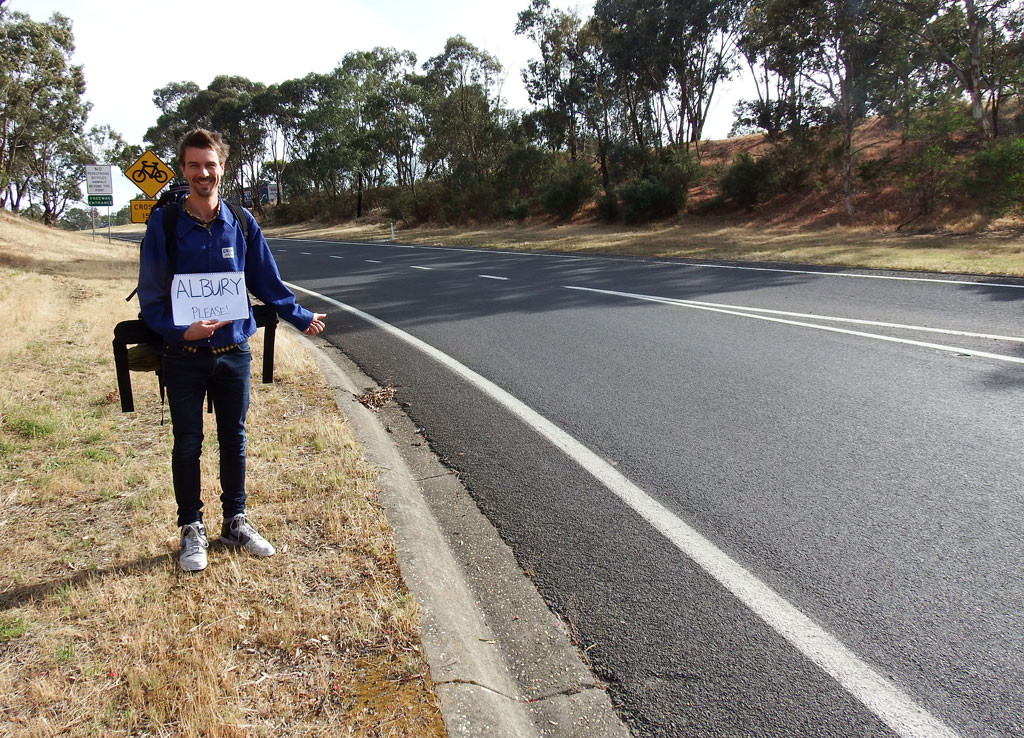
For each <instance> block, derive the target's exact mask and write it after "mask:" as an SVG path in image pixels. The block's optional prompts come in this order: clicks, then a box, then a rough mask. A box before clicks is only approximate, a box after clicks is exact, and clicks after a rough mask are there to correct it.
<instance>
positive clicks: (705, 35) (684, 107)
mask: <svg viewBox="0 0 1024 738" xmlns="http://www.w3.org/2000/svg"><path fill="white" fill-rule="evenodd" d="M744 6H745V2H744V0H689V1H688V2H666V1H665V0H597V2H596V3H595V5H594V15H595V17H596V18H599V19H600V20H601V21H602V28H603V29H604V46H605V50H606V53H607V54H608V57H609V59H610V60H611V62H612V64H613V65H614V66H615V68H616V70H617V72H618V74H619V79H620V81H621V89H622V91H623V92H624V93H625V95H626V98H625V100H626V102H627V105H629V107H630V113H631V118H632V121H633V125H634V135H635V138H636V142H637V144H638V145H639V146H641V147H645V146H646V145H647V144H648V142H650V143H653V144H654V145H655V146H661V145H662V144H663V142H664V140H665V139H667V141H668V142H669V143H674V144H676V145H688V144H690V143H693V142H696V141H699V140H700V138H701V135H702V134H703V130H704V125H705V123H706V121H707V116H708V112H709V111H710V109H711V105H712V103H713V99H714V95H715V91H716V90H717V88H718V85H719V84H721V83H722V82H723V81H724V80H726V79H728V78H729V77H730V76H731V75H732V73H733V72H734V71H735V69H736V65H735V56H736V35H737V29H738V24H739V19H740V17H741V15H742V11H743V8H744ZM644 119H645V120H644ZM642 121H643V122H644V123H645V125H642V124H641V123H642ZM648 134H653V135H652V136H651V138H650V139H649V140H648ZM663 137H664V138H663Z"/></svg>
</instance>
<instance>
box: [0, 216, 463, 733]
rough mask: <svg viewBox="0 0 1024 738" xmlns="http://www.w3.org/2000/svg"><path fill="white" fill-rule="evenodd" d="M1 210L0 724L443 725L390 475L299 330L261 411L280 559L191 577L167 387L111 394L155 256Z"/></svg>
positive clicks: (114, 729) (261, 458) (215, 566)
mask: <svg viewBox="0 0 1024 738" xmlns="http://www.w3.org/2000/svg"><path fill="white" fill-rule="evenodd" d="M0 218H2V219H3V220H2V222H0V226H2V229H0V232H2V235H0V279H2V280H3V282H4V285H5V289H4V290H3V292H2V293H0V311H2V314H3V315H5V316H6V320H5V321H3V322H0V366H3V368H4V370H3V374H2V379H0V536H2V537H3V540H4V543H5V552H4V556H3V557H0V694H3V695H4V700H3V701H2V702H0V735H4V734H10V735H24V736H51V735H70V736H117V735H133V736H134V735H154V736H165V735H167V736H170V735H174V736H210V737H218V738H219V737H224V738H235V737H241V736H300V735H301V736H310V735H331V736H411V735H415V736H427V737H429V736H443V735H444V730H443V725H442V722H441V718H440V714H439V712H438V708H437V704H436V700H435V696H434V693H433V689H432V686H431V684H430V681H429V676H428V674H427V667H426V662H425V659H424V657H423V655H422V653H421V649H420V645H419V641H418V624H417V609H416V603H415V601H414V600H413V599H412V597H411V596H410V595H409V593H408V592H407V591H406V589H405V588H404V586H403V583H402V581H401V579H400V577H399V573H398V569H397V565H396V562H395V556H394V550H393V546H392V536H391V531H390V529H389V528H388V525H387V521H386V520H385V517H384V514H383V511H382V509H381V507H380V505H379V504H378V503H377V499H376V498H377V492H378V490H377V488H376V486H375V485H376V483H375V479H374V475H373V473H372V470H371V469H370V468H369V467H368V465H367V463H366V462H365V460H364V459H363V456H362V452H361V450H360V449H359V447H358V446H357V445H356V444H355V442H354V441H353V439H352V437H351V435H350V434H349V431H348V429H347V427H346V425H345V423H344V422H343V420H342V419H341V417H340V415H339V413H338V411H337V407H336V406H335V405H334V401H333V399H332V397H331V394H330V392H329V391H328V389H327V387H326V386H325V384H324V383H323V380H322V378H321V377H320V375H319V373H318V371H317V370H316V367H315V364H314V363H313V362H312V360H311V359H310V358H309V357H308V356H307V355H306V354H305V352H304V350H303V349H302V347H301V346H300V345H299V343H298V339H295V338H293V337H292V336H290V335H289V334H288V332H287V331H282V332H281V334H279V339H278V344H277V352H276V372H275V378H276V381H275V383H274V384H273V385H263V384H260V383H259V378H258V376H256V377H254V383H253V397H252V406H251V411H250V416H249V422H248V429H249V475H248V476H249V480H250V483H249V499H250V503H251V508H250V509H251V511H252V513H253V517H254V519H255V520H256V522H257V524H258V525H259V526H260V528H261V530H262V531H263V532H264V533H265V534H266V535H267V537H268V538H269V539H270V540H271V541H272V542H273V543H274V544H275V545H276V546H277V548H278V552H279V553H278V555H277V556H274V557H273V558H271V559H255V558H252V557H249V556H248V555H247V554H245V553H244V552H237V551H235V550H229V549H226V548H224V547H221V546H219V545H217V544H216V543H212V545H211V549H210V567H209V569H207V570H206V571H205V572H202V573H201V574H198V575H187V574H184V573H182V572H180V571H179V570H178V569H177V564H176V552H177V539H176V533H177V532H176V530H175V528H174V499H173V492H172V488H171V481H170V463H169V462H170V427H169V425H164V426H161V425H160V418H161V408H160V404H159V396H158V393H157V386H156V379H155V377H154V375H142V374H134V375H133V377H132V379H133V384H134V386H135V399H136V412H135V413H134V414H127V415H125V414H122V413H121V412H120V405H119V400H118V397H117V395H116V391H115V389H114V388H115V387H116V383H115V379H114V370H113V362H112V359H111V350H110V340H111V338H112V334H111V331H112V327H113V325H114V323H115V322H117V321H118V320H124V319H128V318H132V317H134V313H135V310H136V308H135V307H134V302H133V303H131V304H128V303H125V301H124V299H123V298H124V296H125V295H126V294H127V293H128V291H129V290H130V289H131V287H132V284H133V282H134V276H133V275H134V272H135V269H136V265H137V253H138V252H137V246H134V245H128V246H122V245H119V244H117V243H116V242H115V243H114V244H112V245H109V244H107V243H106V240H105V239H98V240H97V241H91V240H90V239H89V238H88V237H83V236H77V235H69V234H63V233H60V232H55V231H52V230H49V229H42V228H37V227H34V226H31V225H29V224H26V223H23V222H21V221H19V220H17V219H15V218H12V217H10V216H8V215H6V214H3V213H0ZM282 334H283V335H282ZM260 344H261V341H260V340H258V339H257V340H255V341H254V342H253V353H254V361H253V367H254V368H255V371H256V372H257V373H258V371H259V367H260V365H261V362H260V349H261V345H260ZM207 420H208V421H209V422H210V423H212V416H208V418H207ZM212 430H213V427H212V425H210V424H208V426H207V436H208V438H209V437H210V436H211V435H214V434H212V433H211V431H212ZM216 459H217V453H216V445H215V442H210V444H209V446H208V447H207V448H204V455H203V497H204V500H205V501H206V503H207V523H208V527H209V528H210V529H211V531H212V532H213V534H214V535H215V534H216V528H217V526H218V525H219V523H220V515H219V509H218V508H219V503H218V501H217V496H218V491H217V490H216V478H217V472H216Z"/></svg>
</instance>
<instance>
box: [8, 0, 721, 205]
mask: <svg viewBox="0 0 1024 738" xmlns="http://www.w3.org/2000/svg"><path fill="white" fill-rule="evenodd" d="M528 5H529V0H489V1H487V2H481V0H433V2H424V1H422V0H421V2H410V0H373V1H372V2H371V1H370V0H327V2H324V0H285V1H284V2H277V3H269V2H261V1H260V0H255V1H254V0H248V1H247V2H240V0H219V2H218V1H216V0H215V1H214V2H210V3H202V4H188V3H170V4H160V3H156V2H151V3H140V2H138V0H8V3H7V7H8V8H9V9H10V10H16V11H21V12H23V13H27V14H28V15H29V16H31V17H32V18H33V20H37V21H42V20H48V19H49V18H50V16H51V15H52V14H53V13H54V12H60V13H63V14H64V15H66V16H68V17H69V18H71V20H72V23H73V30H74V34H75V54H74V57H73V59H74V62H75V63H76V64H81V65H83V66H84V67H85V79H86V83H87V85H88V87H87V89H86V94H85V97H86V99H87V100H89V101H90V102H91V103H92V104H93V108H92V113H91V114H90V117H89V123H90V125H101V124H106V125H110V126H111V127H113V128H114V130H116V131H117V132H118V133H120V134H121V135H122V136H123V137H124V138H125V140H126V141H128V142H129V143H133V144H141V143H142V137H143V136H144V135H145V133H146V129H147V128H149V127H150V126H152V125H153V124H154V123H155V122H156V118H157V115H158V111H157V109H156V107H155V106H154V105H153V103H152V96H153V90H155V89H156V88H158V87H163V86H164V85H165V84H167V83H168V82H185V81H191V82H195V83H196V84H198V85H199V86H200V87H202V88H204V87H206V86H207V85H208V84H209V83H210V82H211V81H212V80H213V78H214V77H216V76H217V75H219V74H232V75H241V76H244V77H247V78H249V79H251V80H253V81H256V82H262V83H264V84H273V83H278V82H283V81H284V80H287V79H293V78H296V77H304V76H305V75H306V74H308V73H310V72H320V73H323V72H329V71H331V70H332V69H334V68H335V67H336V66H337V65H338V63H339V62H340V60H341V59H342V57H344V56H345V54H347V53H349V52H351V51H360V50H368V49H371V48H373V47H375V46H390V47H394V48H397V49H399V50H408V51H412V52H414V53H415V54H416V59H417V64H418V65H421V64H422V63H423V62H425V61H426V60H427V59H428V58H430V57H431V56H436V55H437V54H439V53H440V52H441V51H442V50H443V49H444V44H445V41H446V40H447V39H448V38H449V37H450V36H456V35H459V34H461V35H463V36H465V37H466V38H467V39H468V40H469V41H470V42H471V43H473V44H475V45H476V46H477V47H479V48H482V49H484V50H485V51H488V52H490V53H491V54H493V55H494V56H496V57H497V58H498V59H499V61H500V62H501V63H502V66H503V67H504V69H505V82H504V84H503V86H502V94H503V96H504V97H505V99H506V101H507V103H508V105H509V106H511V107H513V108H518V109H525V108H527V107H528V100H527V97H526V92H525V90H524V89H523V84H522V78H521V70H522V69H523V68H524V67H525V66H526V63H527V61H529V60H530V59H531V58H536V57H537V55H538V54H537V47H536V46H535V45H534V44H533V42H531V41H530V40H529V39H527V38H525V37H522V36H516V35H515V26H516V19H517V15H518V14H519V12H520V11H521V10H524V9H525V8H526V7H527V6H528ZM551 5H552V6H553V7H558V8H561V9H563V10H572V9H575V10H576V11H577V13H578V14H579V15H580V16H581V17H583V18H587V17H589V16H590V15H591V12H592V8H593V0H551ZM734 99H735V93H730V92H729V91H726V94H725V95H722V98H721V100H720V101H719V102H718V104H717V105H716V109H715V110H714V111H713V112H712V115H711V118H710V120H709V121H708V125H707V127H706V129H705V136H707V137H710V138H723V137H725V135H726V134H727V133H728V130H729V127H730V126H731V123H732V115H731V111H732V105H733V102H734ZM113 175H114V180H115V182H118V180H119V179H123V177H120V178H119V175H118V173H117V172H114V173H113ZM124 184H125V187H124V188H123V193H122V187H115V193H114V205H115V209H116V208H119V207H121V206H123V205H124V204H125V203H126V201H127V199H128V198H129V197H134V196H135V195H136V194H137V190H136V189H135V188H134V186H132V185H130V184H129V183H127V180H125V181H124Z"/></svg>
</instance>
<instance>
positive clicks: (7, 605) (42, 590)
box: [0, 553, 177, 611]
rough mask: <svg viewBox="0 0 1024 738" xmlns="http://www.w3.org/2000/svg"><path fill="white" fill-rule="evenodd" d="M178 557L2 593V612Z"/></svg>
mask: <svg viewBox="0 0 1024 738" xmlns="http://www.w3.org/2000/svg"><path fill="white" fill-rule="evenodd" d="M176 557H177V553H166V554H162V555H160V556H152V557H150V558H148V559H139V560H137V561H131V562H129V563H127V564H118V565H117V566H111V567H109V568H107V569H85V570H83V571H80V572H76V573H75V574H72V575H71V576H69V577H66V578H64V579H57V580H54V581H52V582H40V583H38V584H30V585H28V586H25V587H19V588H17V589H12V590H8V591H7V592H3V593H0V611H3V610H9V609H11V608H12V607H18V606H19V605H24V604H25V603H27V602H32V601H34V600H37V599H42V598H44V597H46V596H47V595H48V594H50V593H51V592H56V591H58V590H61V589H63V588H65V587H68V586H71V587H75V586H78V585H80V584H84V583H86V582H88V581H90V580H94V579H102V578H103V577H107V576H110V575H111V574H135V573H138V572H143V571H148V570H150V569H155V568H157V567H159V566H163V565H166V564H168V563H171V562H173V561H174V560H175V558H176Z"/></svg>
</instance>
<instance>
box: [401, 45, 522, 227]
mask: <svg viewBox="0 0 1024 738" xmlns="http://www.w3.org/2000/svg"><path fill="white" fill-rule="evenodd" d="M423 71H424V73H423V74H422V75H420V76H419V77H418V78H417V80H416V82H417V84H418V85H420V87H421V91H422V92H421V95H420V98H419V99H420V107H421V111H422V114H423V120H424V124H425V130H426V137H425V143H424V145H423V148H422V150H421V152H420V157H421V159H422V160H423V162H424V164H425V166H427V167H430V168H432V169H434V171H435V173H436V174H435V176H438V177H440V178H442V179H443V181H444V182H445V183H446V184H447V186H448V188H449V192H448V194H449V200H448V202H447V203H446V205H447V207H448V210H449V212H450V213H452V214H453V215H455V216H456V217H463V216H465V215H467V214H468V215H471V216H474V217H489V216H490V215H491V214H492V213H493V211H494V209H495V206H496V203H495V192H496V191H495V186H494V185H495V183H494V181H493V177H494V173H495V171H496V168H497V166H498V164H499V162H500V161H501V159H502V155H503V151H504V147H505V145H506V144H507V136H506V133H507V131H506V125H507V123H508V121H507V119H506V118H507V112H506V111H505V110H504V108H503V106H502V100H501V96H500V91H499V90H500V79H501V71H502V68H501V65H500V64H499V63H498V60H497V59H496V58H495V57H494V56H492V55H491V54H489V53H488V52H486V51H484V50H482V49H479V48H477V47H476V46H474V45H473V44H471V43H470V42H469V41H467V40H466V39H465V38H464V37H463V36H455V37H452V38H449V39H448V41H447V42H446V43H445V48H444V50H443V51H442V52H441V53H440V54H438V55H437V56H434V57H431V58H430V59H428V60H427V61H426V62H425V63H424V65H423Z"/></svg>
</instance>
